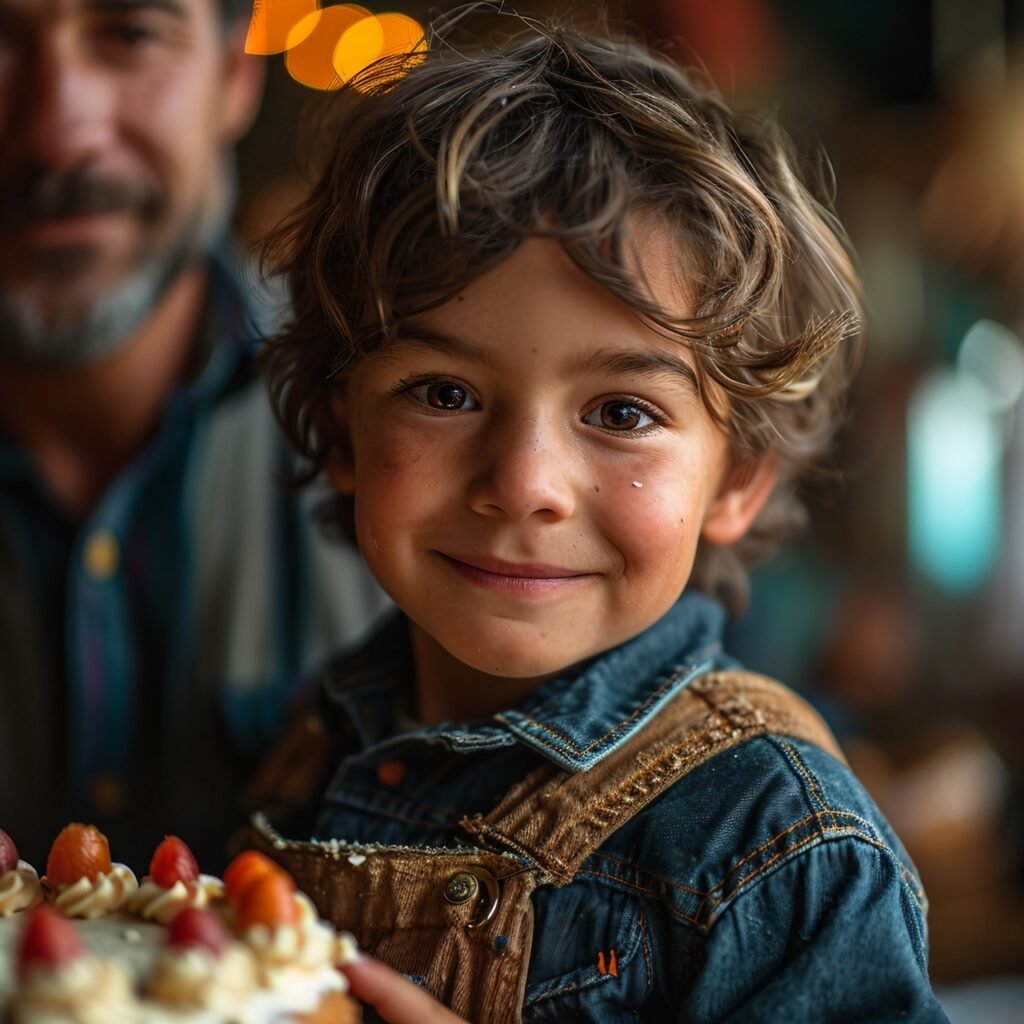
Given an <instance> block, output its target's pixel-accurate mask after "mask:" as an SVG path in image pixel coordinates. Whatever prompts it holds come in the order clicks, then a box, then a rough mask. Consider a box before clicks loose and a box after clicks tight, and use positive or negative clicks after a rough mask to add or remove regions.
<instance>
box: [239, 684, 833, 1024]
mask: <svg viewBox="0 0 1024 1024" xmlns="http://www.w3.org/2000/svg"><path fill="white" fill-rule="evenodd" d="M766 733H775V734H778V735H784V736H791V737H794V738H796V739H802V740H806V741H808V742H811V743H814V744H815V745H817V746H819V747H822V748H823V749H825V750H826V751H828V752H829V753H831V754H832V755H833V756H835V757H837V758H839V759H842V754H841V753H840V751H839V748H838V746H837V744H836V742H835V739H834V738H833V737H832V735H831V733H830V732H829V730H828V728H827V726H825V724H824V723H823V722H822V721H821V719H820V718H819V717H818V715H817V713H816V712H814V711H813V710H812V709H811V708H810V707H809V706H808V705H807V704H806V703H805V702H804V701H803V700H801V699H800V698H799V697H797V696H796V695H795V694H794V693H792V692H791V691H790V690H788V689H786V688H785V687H784V686H782V685H781V684H779V683H776V682H774V681H772V680H770V679H766V678H765V677H763V676H758V675H755V674H753V673H748V672H733V671H724V672H723V671H716V672H711V673H708V674H707V675H704V676H701V677H699V678H697V679H695V680H693V681H691V682H690V684H689V685H688V686H686V687H684V688H683V689H682V690H681V691H680V692H679V694H678V695H677V696H676V697H674V698H673V699H672V700H671V701H670V702H669V703H668V704H667V705H666V706H665V707H664V708H663V709H662V710H661V711H660V712H659V713H658V714H656V715H655V716H654V717H653V718H652V719H651V721H650V722H648V723H647V724H646V725H645V726H644V727H643V728H642V729H640V730H639V732H637V733H636V734H635V735H634V736H633V737H631V739H630V740H629V741H628V742H627V743H625V744H624V745H623V746H622V747H620V748H618V749H617V750H614V751H613V752H612V753H610V754H609V755H607V756H606V757H605V758H604V759H603V760H601V761H600V762H599V763H598V764H597V765H595V766H594V767H593V768H591V769H589V770H588V771H585V772H580V773H577V774H571V773H569V772H566V771H564V770H562V769H560V768H558V767H556V766H554V765H545V766H543V767H541V768H538V769H536V770H535V771H534V772H532V773H531V774H530V775H528V776H527V777H526V778H525V779H523V780H522V782H520V783H518V784H517V785H515V786H513V787H512V788H511V789H510V790H509V791H508V792H507V793H506V794H505V796H504V797H503V798H502V799H501V800H500V801H499V802H498V804H497V806H495V807H494V808H493V809H492V810H491V811H490V812H489V813H488V814H485V815H475V816H473V817H470V818H464V819H463V820H462V821H461V822H460V827H461V828H462V830H463V831H464V832H466V833H468V834H469V835H470V836H472V837H473V838H474V839H476V841H477V842H478V844H479V846H477V847H466V848H459V849H457V850H451V849H430V848H424V847H401V846H399V847H395V846H389V847H381V846H351V845H340V844H336V843H331V842H324V843H307V842H295V841H291V840H287V839H284V838H282V837H281V836H280V835H278V833H277V832H276V831H275V829H274V828H273V826H272V825H271V824H270V822H269V821H268V819H267V818H266V817H265V816H263V815H256V816H255V817H254V819H253V823H252V834H251V836H250V842H251V845H253V846H255V847H257V848H259V849H262V850H263V851H264V852H266V853H267V854H269V855H270V856H271V857H273V858H274V859H275V860H277V861H278V862H280V863H281V864H283V865H284V867H286V868H287V869H288V870H289V871H290V872H291V873H292V874H293V875H294V876H295V878H296V881H297V882H298V884H299V886H300V888H302V889H303V890H305V891H306V892H307V893H308V894H309V895H310V897H311V898H312V899H313V901H314V902H315V904H316V905H317V907H318V909H319V911H320V913H321V914H322V915H323V917H325V918H326V919H327V920H329V921H332V922H334V924H335V925H337V926H338V927H339V928H343V929H345V930H347V931H350V932H352V933H353V934H354V935H355V937H356V939H357V940H358V942H359V944H360V946H361V947H362V948H363V949H364V950H366V951H367V952H368V953H370V954H371V955H372V956H375V957H377V958H378V959H380V960H382V961H384V962H385V963H387V964H389V965H391V966H392V967H394V968H395V969H397V970H399V971H401V972H403V973H405V974H409V975H418V976H420V977H422V978H423V979H424V982H423V984H424V986H425V988H426V989H427V990H428V991H430V992H431V993H432V994H433V995H434V996H436V997H437V998H438V999H440V1000H441V1001H442V1002H443V1003H445V1004H447V1005H448V1006H449V1007H451V1009H452V1010H453V1011H454V1012H455V1013H457V1014H458V1015H459V1016H461V1017H463V1018H465V1019H466V1020H469V1021H472V1022H474V1024H516V1022H519V1021H520V1020H521V1016H522V1005H523V995H524V990H525V987H526V975H527V967H528V965H529V961H530V947H531V943H532V940H533V905H532V903H531V896H532V893H533V891H534V889H536V888H537V887H538V886H542V885H555V886H561V885H568V884H569V883H570V882H571V881H572V880H573V878H574V876H575V875H576V873H577V871H578V870H579V868H580V865H581V864H582V863H583V861H584V860H585V859H586V858H587V857H588V856H589V855H590V854H591V853H593V852H594V851H595V850H596V849H598V847H600V846H601V844H602V843H603V842H604V841H605V840H606V839H607V838H608V837H609V836H610V835H611V834H612V833H613V832H615V830H616V829H618V828H619V827H621V826H622V825H623V824H624V823H625V822H626V821H628V820H629V819H630V818H631V817H632V816H633V815H634V814H636V813H637V812H638V811H640V810H642V809H643V808H644V807H645V806H647V804H649V803H650V802H651V801H652V800H654V799H655V798H657V797H658V796H659V795H660V794H661V793H662V792H664V791H665V790H666V789H667V788H668V787H669V786H671V785H672V784H673V783H674V782H676V781H677V780H678V779H680V778H682V776H684V775H686V774H687V773H688V772H690V771H692V770H693V769H694V768H696V767H698V766H699V765H701V764H703V763H704V762H705V761H707V760H708V759H710V758H711V757H714V756H715V755H716V754H719V753H721V752H723V751H725V750H728V749H729V748H730V747H734V746H736V745H737V744H739V743H743V742H745V741H746V740H749V739H753V738H754V737H756V736H761V735H764V734H766ZM289 788H291V789H293V790H294V778H293V779H292V781H291V782H290V783H289Z"/></svg>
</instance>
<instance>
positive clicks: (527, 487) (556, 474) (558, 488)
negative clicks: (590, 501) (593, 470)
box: [470, 419, 576, 522]
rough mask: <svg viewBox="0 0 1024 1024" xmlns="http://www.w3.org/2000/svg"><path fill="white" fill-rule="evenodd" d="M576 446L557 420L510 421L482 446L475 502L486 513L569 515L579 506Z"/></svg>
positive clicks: (518, 518) (511, 516)
mask: <svg viewBox="0 0 1024 1024" xmlns="http://www.w3.org/2000/svg"><path fill="white" fill-rule="evenodd" d="M574 476H575V474H574V472H573V453H572V446H571V443H570V442H569V441H568V439H566V438H564V437H563V436H562V433H561V431H560V430H559V429H558V427H557V425H556V424H544V423H543V422H541V421H540V420H537V419H534V420H529V421H521V422H512V423H506V424H503V425H501V426H496V427H495V429H493V430H492V431H490V436H489V437H488V439H487V441H486V443H484V444H483V445H482V446H481V448H480V449H479V462H478V463H477V472H476V474H475V476H474V478H473V480H472V483H471V485H470V506H471V507H472V508H473V510H474V511H476V512H479V513H480V514H481V515H488V516H506V517H508V518H509V519H512V520H513V521H515V522H521V521H523V520H525V519H528V518H529V517H530V516H533V515H537V516H540V517H542V518H544V519H548V520H552V521H554V520H559V519H567V518H568V517H569V516H571V515H572V513H573V511H574V509H575V507H576V496H575V495H576V491H575V484H574Z"/></svg>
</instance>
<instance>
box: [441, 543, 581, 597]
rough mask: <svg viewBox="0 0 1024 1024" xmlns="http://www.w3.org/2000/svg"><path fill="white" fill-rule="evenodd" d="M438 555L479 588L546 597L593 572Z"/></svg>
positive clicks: (467, 556) (473, 557)
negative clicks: (544, 595) (543, 595)
mask: <svg viewBox="0 0 1024 1024" xmlns="http://www.w3.org/2000/svg"><path fill="white" fill-rule="evenodd" d="M438 554H439V555H440V556H441V557H442V558H443V559H444V560H445V561H446V562H447V563H448V564H449V565H450V566H451V567H452V568H453V569H455V571H456V572H458V573H459V574H460V575H462V576H464V577H466V578H467V579H468V580H470V581H471V582H473V583H476V584H478V585H479V586H483V587H487V588H489V589H492V590H504V591H506V592H512V593H517V594H530V593H534V594H545V593H551V592H552V591H554V590H559V589H561V588H563V587H566V586H572V585H574V584H578V583H580V582H582V581H584V580H587V579H590V578H592V577H593V576H595V575H596V573H593V572H588V571H586V570H580V569H566V568H564V567H562V566H555V565H545V564H542V563H534V562H504V561H501V560H500V559H496V558H484V557H477V556H475V555H448V554H445V553H444V552H442V551H439V552H438Z"/></svg>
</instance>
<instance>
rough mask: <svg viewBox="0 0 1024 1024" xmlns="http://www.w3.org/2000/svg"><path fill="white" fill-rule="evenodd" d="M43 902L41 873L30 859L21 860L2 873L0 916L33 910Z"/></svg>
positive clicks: (0, 880)
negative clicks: (37, 872)
mask: <svg viewBox="0 0 1024 1024" xmlns="http://www.w3.org/2000/svg"><path fill="white" fill-rule="evenodd" d="M42 902H43V887H42V885H40V883H39V875H37V874H36V869H35V868H34V867H32V865H31V864H29V863H28V861H24V860H19V861H18V863H17V866H15V867H13V868H11V870H10V871H7V872H5V873H4V874H2V875H0V917H8V916H9V915H11V914H16V913H17V912H18V911H19V910H31V909H32V908H33V907H35V906H38V905H39V904H40V903H42Z"/></svg>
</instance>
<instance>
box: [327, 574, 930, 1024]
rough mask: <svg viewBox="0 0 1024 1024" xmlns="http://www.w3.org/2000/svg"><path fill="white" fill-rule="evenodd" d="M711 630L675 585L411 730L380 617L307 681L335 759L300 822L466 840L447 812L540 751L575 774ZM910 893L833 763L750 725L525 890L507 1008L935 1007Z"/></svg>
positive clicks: (404, 682)
mask: <svg viewBox="0 0 1024 1024" xmlns="http://www.w3.org/2000/svg"><path fill="white" fill-rule="evenodd" d="M722 624H723V615H722V612H721V609H720V608H719V607H718V606H717V605H716V604H715V603H714V602H712V601H710V600H709V599H707V598H705V597H703V596H702V595H699V594H686V595H684V597H683V598H682V599H681V600H680V601H679V602H678V603H677V604H676V605H675V606H674V607H673V608H672V609H670V611H669V612H668V613H667V614H666V615H665V616H664V617H663V618H662V619H661V620H660V621H659V622H657V623H656V624H655V625H654V626H652V627H651V628H650V629H648V630H647V631H646V632H645V633H643V634H642V635H641V636H639V637H636V638H634V639H633V640H631V641H629V642H628V643H626V644H624V645H622V646H621V647H618V648H616V649H614V650H612V651H610V652H607V653H605V654H603V655H601V656H600V657H599V658H597V659H595V660H593V661H591V662H589V663H587V664H586V665H584V666H583V667H582V668H580V669H579V671H578V672H576V673H575V674H574V675H571V676H567V677H566V678H560V679H556V680H553V681H550V682H548V683H545V684H543V685H542V686H540V687H539V688H538V689H537V690H535V691H534V692H533V693H532V694H531V695H530V696H529V698H528V699H527V700H526V701H525V702H524V703H523V704H522V705H520V706H519V707H517V708H515V709H512V710H508V711H505V712H503V713H500V714H498V715H495V716H494V717H493V718H491V719H489V720H487V721H483V722H476V723H469V724H453V723H441V724H438V725H432V726H428V727H416V726H415V725H414V724H413V723H411V721H409V719H408V716H407V715H403V708H405V709H408V708H409V707H410V706H411V696H412V671H411V659H410V651H409V645H408V635H407V627H406V624H405V621H404V620H403V619H401V618H400V617H399V618H397V619H395V620H393V621H392V622H391V623H390V624H389V625H388V626H386V627H385V628H384V629H383V630H382V631H381V632H379V633H378V634H377V636H375V637H374V638H373V639H372V640H371V641H370V642H369V643H368V644H367V645H366V646H364V648H363V649H362V650H361V651H359V652H358V653H356V654H355V655H351V656H348V657H345V658H342V659H339V660H338V661H336V662H335V663H334V664H333V665H331V666H330V668H329V669H328V671H327V673H326V675H325V677H324V688H323V692H322V697H323V703H324V706H325V709H326V714H327V716H328V720H329V722H330V723H331V724H332V727H333V728H335V729H336V730H337V731H338V732H339V734H340V735H341V737H342V741H343V744H344V746H345V748H346V749H347V750H349V751H351V753H348V754H347V755H346V756H345V757H344V758H343V759H342V761H341V763H340V765H339V766H338V768H337V770H336V771H335V773H334V775H333V777H332V779H331V781H330V784H329V785H328V787H327V790H326V793H325V797H324V803H323V806H322V807H321V809H320V813H319V819H318V821H317V823H316V827H315V835H316V836H317V838H318V839H338V840H343V841H349V842H363V843H369V842H373V843H382V844H388V845H399V846H430V847H445V846H447V847H451V846H465V845H467V838H466V836H465V834H464V833H462V832H461V830H460V829H459V827H458V821H459V820H460V819H461V818H463V817H464V816H465V815H467V814H474V813H485V812H486V811H488V810H490V809H491V807H492V806H494V805H495V804H496V803H497V802H498V800H499V799H500V797H501V796H502V795H503V794H504V793H505V792H506V791H507V790H508V789H509V788H511V786H513V785H514V784H515V783H516V782H518V781H520V780H521V779H522V778H523V777H524V776H525V775H527V774H528V773H529V772H530V771H531V770H533V769H534V768H536V767H538V766H539V765H540V764H542V763H543V762H544V761H545V760H548V761H553V762H555V763H556V764H558V765H559V766H561V767H562V768H564V769H566V770H568V771H570V772H586V771H587V770H588V769H589V768H591V767H592V766H593V765H594V764H596V763H597V762H598V761H599V760H600V759H601V758H602V757H604V756H606V755H607V754H608V753H609V752H610V751H611V750H612V749H615V748H616V747H617V746H618V745H620V744H621V743H623V742H625V740H626V739H628V738H629V737H630V736H632V735H633V734H634V733H635V732H636V730H638V729H640V728H641V727H642V726H643V725H644V723H645V722H647V721H648V720H649V719H650V718H651V716H653V715H656V714H658V711H659V709H661V708H662V707H664V705H665V703H666V702H667V701H668V700H670V699H671V698H672V696H673V695H674V694H675V693H677V692H678V688H679V687H682V686H685V685H687V684H688V683H689V681H690V680H692V679H694V678H696V677H697V676H698V675H701V674H703V673H704V672H706V671H708V670H710V669H714V668H729V667H734V663H733V662H732V661H731V660H730V659H728V658H727V656H726V655H725V654H724V653H723V652H722V650H721V646H720V633H721V628H722ZM681 667H683V669H684V670H683V671H682V672H680V668H681ZM669 679H674V680H675V681H674V682H673V683H671V684H670V685H666V680H669ZM924 909H925V899H924V894H923V892H922V890H921V886H920V882H919V881H918V879H917V876H916V874H915V871H914V868H913V865H912V864H911V863H910V860H909V858H908V857H907V855H906V852H905V851H904V850H903V847H902V846H901V845H900V842H899V840H898V839H897V838H896V836H895V835H894V834H893V832H892V830H891V828H890V827H889V825H888V824H887V822H886V821H885V820H884V818H883V817H882V815H881V813H880V812H879V810H878V808H877V807H876V806H875V805H874V803H873V802H872V801H871V799H870V797H869V796H868V795H867V794H866V793H865V791H864V790H863V788H862V787H861V786H860V785H859V783H858V782H857V780H856V779H855V778H854V777H853V776H852V775H851V773H850V772H849V770H848V769H847V768H846V767H845V766H844V765H843V764H841V763H840V762H838V761H836V760H835V759H834V758H832V757H831V756H829V755H828V754H826V753H824V752H823V751H821V750H819V749H817V748H816V747H813V746H811V745H809V744H806V743H802V742H800V741H797V740H792V739H789V738H786V737H781V736H774V735H768V736H764V737H761V738H758V739H755V740H751V741H749V742H747V743H745V744H743V745H741V746H739V747H737V748H734V749H732V750H729V751H727V752H725V753H723V754H720V755H718V756H717V757H714V758H712V759H711V760H709V761H707V762H706V763H704V764H703V765H701V766H700V767H698V768H697V769H696V770H694V771H693V772H691V773H690V774H689V775H686V776H684V777H683V778H682V779H681V780H680V781H679V782H677V783H676V784H675V785H674V786H673V787H672V788H671V789H669V790H668V791H667V792H666V793H664V794H663V795H662V796H661V797H660V798H659V799H657V800H656V801H654V802H653V803H652V804H650V805H649V806H648V807H646V808H645V809H644V810H643V811H641V812H640V813H639V814H638V815H636V817H634V818H633V819H632V820H630V821H629V822H628V823H627V824H626V825H624V826H623V827H622V828H620V829H619V830H618V831H617V832H616V833H614V834H613V835H612V837H611V838H610V839H609V840H607V841H606V842H605V843H604V844H603V845H602V846H601V847H600V848H599V849H598V850H597V851H596V852H595V853H594V854H592V855H591V856H590V857H589V858H588V859H587V860H586V861H585V862H584V863H583V866H582V869H581V870H580V872H579V873H578V875H577V876H576V877H575V878H574V880H573V881H572V882H571V884H569V885H567V886H564V887H560V888H555V887H549V888H541V889H539V890H538V891H537V892H536V893H535V895H534V918H535V928H534V939H533V947H532V952H531V958H530V967H529V974H528V978H527V986H526V994H525V1000H524V1008H523V1020H524V1021H525V1022H531V1024H532V1022H541V1021H551V1022H555V1021H558V1022H564V1021H567V1020H573V1021H595V1022H601V1024H612V1022H616V1021H623V1022H625V1021H633V1022H635V1021H652V1022H653V1021H666V1022H667V1021H677V1020H678V1021H686V1022H690V1024H703V1022H711V1021H732V1022H737V1024H738V1022H756V1021H785V1022H786V1024H801V1022H810V1021H836V1022H840V1021H842V1022H849V1021H889V1020H893V1021H895V1020H899V1021H907V1022H926V1021H927V1022H939V1021H945V1020H946V1017H945V1015H944V1013H943V1011H942V1010H941V1008H940V1007H939V1005H938V1003H937V1001H936V999H935V997H934V995H933V994H932V991H931V988H930V985H929V982H928V974H927V938H926V929H925V921H924Z"/></svg>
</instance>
